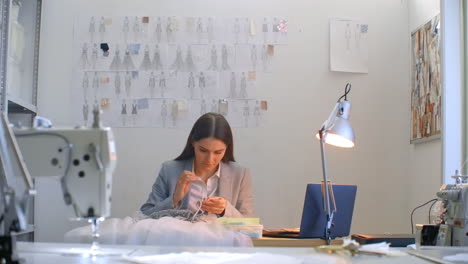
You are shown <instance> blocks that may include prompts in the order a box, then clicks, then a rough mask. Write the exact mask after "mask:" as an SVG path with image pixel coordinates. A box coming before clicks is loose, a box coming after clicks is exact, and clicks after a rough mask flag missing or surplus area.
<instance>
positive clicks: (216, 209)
mask: <svg viewBox="0 0 468 264" xmlns="http://www.w3.org/2000/svg"><path fill="white" fill-rule="evenodd" d="M201 209H202V210H203V211H205V212H209V213H213V214H217V215H220V214H222V213H223V212H224V210H225V209H226V199H224V198H223V197H210V198H208V199H206V200H204V201H203V203H202V207H201Z"/></svg>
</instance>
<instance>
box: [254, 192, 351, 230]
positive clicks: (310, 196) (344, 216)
mask: <svg viewBox="0 0 468 264" xmlns="http://www.w3.org/2000/svg"><path fill="white" fill-rule="evenodd" d="M332 188H333V193H334V194H335V202H336V208H337V210H336V212H335V215H334V217H333V225H332V227H331V230H330V237H331V238H336V237H344V236H348V235H349V232H350V229H351V221H352V217H353V210H354V201H355V199H356V191H357V186H356V185H336V184H334V185H333V187H332ZM322 199H323V198H322V185H321V184H308V185H307V188H306V194H305V199H304V209H303V210H302V218H301V227H300V229H299V230H288V229H281V230H265V231H264V232H263V236H266V237H286V238H322V239H325V225H326V216H325V212H324V210H323V202H322Z"/></svg>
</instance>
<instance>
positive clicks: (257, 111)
mask: <svg viewBox="0 0 468 264" xmlns="http://www.w3.org/2000/svg"><path fill="white" fill-rule="evenodd" d="M253 114H254V117H255V126H257V127H258V126H259V124H260V104H259V102H258V101H255V109H254V113H253Z"/></svg>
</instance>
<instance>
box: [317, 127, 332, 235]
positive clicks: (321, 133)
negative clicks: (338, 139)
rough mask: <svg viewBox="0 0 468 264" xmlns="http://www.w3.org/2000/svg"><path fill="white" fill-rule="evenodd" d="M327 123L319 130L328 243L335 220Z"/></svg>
mask: <svg viewBox="0 0 468 264" xmlns="http://www.w3.org/2000/svg"><path fill="white" fill-rule="evenodd" d="M324 136H325V125H324V126H323V127H322V128H321V129H320V130H319V137H320V153H321V156H322V171H323V192H322V196H323V209H324V211H325V215H326V217H327V219H326V225H325V230H324V232H325V238H326V240H327V243H328V244H330V228H331V226H332V221H333V211H332V210H331V205H330V195H331V194H330V189H329V186H330V185H329V182H328V173H327V165H326V163H327V162H326V158H325V137H324ZM333 200H334V199H333Z"/></svg>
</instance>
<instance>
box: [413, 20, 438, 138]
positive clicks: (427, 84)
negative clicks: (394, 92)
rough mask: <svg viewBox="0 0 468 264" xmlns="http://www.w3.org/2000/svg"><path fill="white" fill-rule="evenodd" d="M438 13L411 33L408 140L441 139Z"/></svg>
mask: <svg viewBox="0 0 468 264" xmlns="http://www.w3.org/2000/svg"><path fill="white" fill-rule="evenodd" d="M439 43H440V16H439V15H438V16H436V17H434V18H433V19H432V20H431V21H429V22H427V23H426V24H424V25H423V26H421V27H420V28H418V29H417V30H415V31H414V32H412V33H411V57H412V60H411V68H412V85H411V143H418V142H421V141H426V140H428V139H436V138H440V132H441V127H442V122H441V117H442V106H441V102H442V101H441V92H442V90H441V76H440V48H439V47H440V45H439Z"/></svg>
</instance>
